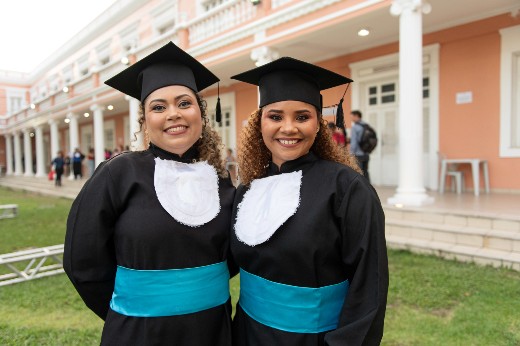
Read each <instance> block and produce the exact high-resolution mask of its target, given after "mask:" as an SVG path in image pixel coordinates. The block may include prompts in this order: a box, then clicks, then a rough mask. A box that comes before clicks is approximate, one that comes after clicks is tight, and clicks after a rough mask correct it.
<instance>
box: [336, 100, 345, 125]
mask: <svg viewBox="0 0 520 346" xmlns="http://www.w3.org/2000/svg"><path fill="white" fill-rule="evenodd" d="M336 127H339V128H340V129H344V128H345V117H344V116H343V97H342V98H341V100H340V101H339V104H338V111H337V113H336Z"/></svg>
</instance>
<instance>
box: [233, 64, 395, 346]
mask: <svg viewBox="0 0 520 346" xmlns="http://www.w3.org/2000/svg"><path fill="white" fill-rule="evenodd" d="M232 78H233V79H237V80H240V81H244V82H247V83H251V84H255V85H258V86H259V89H260V109H258V110H257V111H255V112H254V113H253V114H252V115H251V117H250V119H249V122H248V124H247V126H246V128H245V129H244V131H243V133H242V135H241V141H240V143H241V146H240V150H239V154H238V163H239V167H240V168H241V180H242V182H243V185H240V186H239V187H238V189H237V195H236V198H235V202H234V206H233V218H232V219H233V220H235V224H234V232H233V233H232V235H231V252H232V254H233V258H234V259H235V261H236V262H237V264H238V265H239V266H240V298H239V302H238V305H237V308H236V315H235V319H234V321H233V323H234V334H233V335H234V337H236V340H237V341H236V343H237V345H253V344H255V345H256V344H261V345H295V346H296V345H298V346H317V345H324V344H327V345H330V346H336V345H337V346H339V345H378V344H379V343H380V342H381V338H382V336H383V324H384V317H385V309H386V296H387V290H388V264H387V255H386V243H385V235H384V227H385V226H384V215H383V210H382V207H381V203H380V202H379V199H378V197H377V194H376V192H375V190H374V189H373V188H372V186H371V185H370V184H369V183H368V181H367V180H366V179H365V178H364V177H363V176H361V175H360V174H359V169H358V167H357V165H356V163H355V161H354V159H353V157H352V156H351V155H349V154H348V153H346V152H345V151H341V150H340V149H339V148H338V147H337V146H336V145H335V144H334V142H333V141H332V137H331V136H330V134H329V131H328V130H327V126H326V122H325V121H324V120H323V117H322V115H321V109H322V104H321V95H320V90H324V89H328V88H331V87H334V86H339V85H342V84H346V83H350V82H352V80H350V79H349V78H346V77H344V76H341V75H338V74H336V73H334V72H332V71H329V70H325V69H323V68H320V67H318V66H315V65H312V64H308V63H306V62H303V61H299V60H296V59H292V58H281V59H278V60H275V61H273V62H271V63H268V64H266V65H263V66H261V67H258V68H256V69H253V70H250V71H246V72H244V73H241V74H239V75H236V76H234V77H232ZM295 297H297V298H295Z"/></svg>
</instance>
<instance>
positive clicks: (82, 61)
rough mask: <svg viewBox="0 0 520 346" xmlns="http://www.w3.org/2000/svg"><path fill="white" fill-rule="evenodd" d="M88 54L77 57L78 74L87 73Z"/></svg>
mask: <svg viewBox="0 0 520 346" xmlns="http://www.w3.org/2000/svg"><path fill="white" fill-rule="evenodd" d="M88 58H89V54H88V53H87V54H85V55H83V56H82V57H81V58H79V59H78V61H77V65H78V71H79V74H80V76H85V75H87V74H88V69H89V59H88Z"/></svg>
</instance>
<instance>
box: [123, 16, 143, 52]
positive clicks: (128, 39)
mask: <svg viewBox="0 0 520 346" xmlns="http://www.w3.org/2000/svg"><path fill="white" fill-rule="evenodd" d="M138 29H139V22H135V23H133V24H132V25H129V26H127V27H126V28H125V29H124V30H122V31H121V32H120V33H119V41H120V42H121V47H122V48H123V52H124V53H129V52H130V51H131V50H133V49H136V48H137V45H138V44H139V32H138Z"/></svg>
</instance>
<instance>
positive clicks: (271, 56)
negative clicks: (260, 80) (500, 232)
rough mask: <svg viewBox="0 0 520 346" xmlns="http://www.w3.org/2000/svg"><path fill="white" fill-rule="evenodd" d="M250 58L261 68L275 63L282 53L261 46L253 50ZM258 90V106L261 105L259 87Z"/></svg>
mask: <svg viewBox="0 0 520 346" xmlns="http://www.w3.org/2000/svg"><path fill="white" fill-rule="evenodd" d="M249 57H250V58H251V60H253V61H254V62H255V65H256V66H258V67H259V66H262V65H265V64H268V63H270V62H273V61H275V60H276V59H278V58H279V57H280V53H279V52H278V51H277V50H275V49H273V48H271V47H268V46H261V47H258V48H255V49H253V50H252V51H251V54H250V55H249ZM256 90H257V93H256V96H257V103H256V104H257V105H259V104H260V88H259V87H257V88H256Z"/></svg>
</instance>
